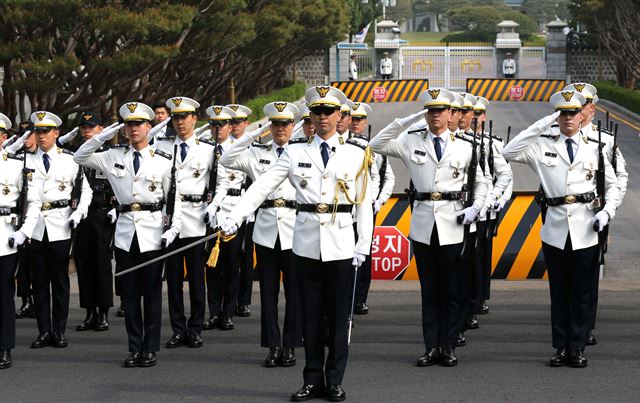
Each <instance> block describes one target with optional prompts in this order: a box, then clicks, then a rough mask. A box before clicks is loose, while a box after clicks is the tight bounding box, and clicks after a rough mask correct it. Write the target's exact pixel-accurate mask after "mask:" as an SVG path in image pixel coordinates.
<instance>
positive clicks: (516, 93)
mask: <svg viewBox="0 0 640 403" xmlns="http://www.w3.org/2000/svg"><path fill="white" fill-rule="evenodd" d="M523 96H524V88H522V87H521V86H519V85H514V86H513V87H511V88H510V89H509V97H510V98H511V99H513V100H514V101H517V100H519V99H522V97H523Z"/></svg>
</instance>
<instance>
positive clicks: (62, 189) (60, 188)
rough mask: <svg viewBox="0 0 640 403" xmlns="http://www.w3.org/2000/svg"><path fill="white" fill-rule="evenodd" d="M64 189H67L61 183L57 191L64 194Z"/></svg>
mask: <svg viewBox="0 0 640 403" xmlns="http://www.w3.org/2000/svg"><path fill="white" fill-rule="evenodd" d="M66 188H67V187H66V186H65V184H64V183H61V184H60V186H58V190H60V191H61V192H64V190H65V189H66Z"/></svg>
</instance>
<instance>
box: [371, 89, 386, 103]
mask: <svg viewBox="0 0 640 403" xmlns="http://www.w3.org/2000/svg"><path fill="white" fill-rule="evenodd" d="M371 96H372V97H373V99H375V100H376V101H377V102H381V101H384V100H385V98H386V97H387V89H386V88H384V87H376V88H374V89H373V90H371Z"/></svg>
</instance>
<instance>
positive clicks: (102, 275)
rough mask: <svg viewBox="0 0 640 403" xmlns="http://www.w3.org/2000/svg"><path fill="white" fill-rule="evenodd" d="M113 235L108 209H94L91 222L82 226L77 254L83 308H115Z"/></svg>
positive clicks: (75, 254)
mask: <svg viewBox="0 0 640 403" xmlns="http://www.w3.org/2000/svg"><path fill="white" fill-rule="evenodd" d="M111 235H112V232H111V223H110V222H109V218H108V217H107V210H105V209H99V208H90V209H89V214H88V215H87V218H86V219H85V220H83V221H82V222H81V223H80V224H79V225H78V229H77V232H76V238H75V246H74V248H73V250H74V258H75V262H76V270H77V271H78V288H79V291H80V307H82V308H87V309H88V308H98V307H100V308H108V307H111V306H113V274H112V273H111V256H112V252H111V249H110V244H111Z"/></svg>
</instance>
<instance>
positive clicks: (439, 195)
mask: <svg viewBox="0 0 640 403" xmlns="http://www.w3.org/2000/svg"><path fill="white" fill-rule="evenodd" d="M431 200H433V201H438V200H442V193H440V192H432V193H431Z"/></svg>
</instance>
